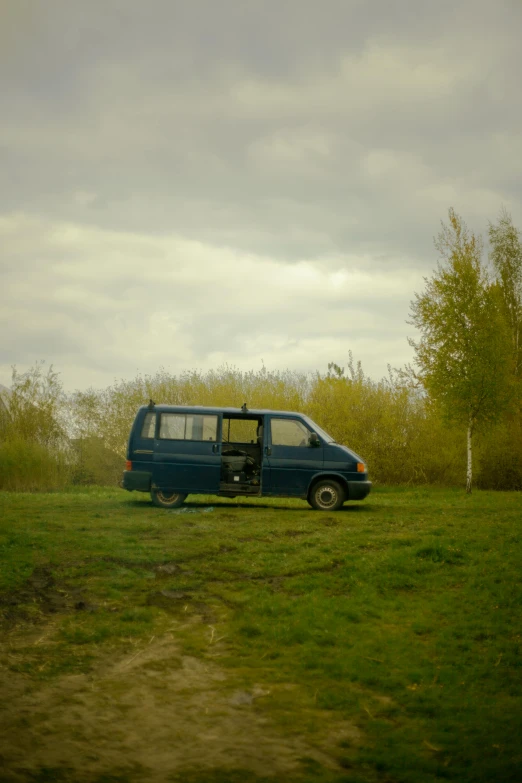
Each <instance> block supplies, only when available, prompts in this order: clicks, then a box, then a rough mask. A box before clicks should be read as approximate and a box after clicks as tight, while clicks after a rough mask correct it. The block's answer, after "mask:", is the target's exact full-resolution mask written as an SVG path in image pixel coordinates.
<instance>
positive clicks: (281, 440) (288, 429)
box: [270, 419, 310, 446]
mask: <svg viewBox="0 0 522 783" xmlns="http://www.w3.org/2000/svg"><path fill="white" fill-rule="evenodd" d="M270 426H271V428H272V446H308V438H309V437H310V432H309V431H308V429H307V428H306V427H305V425H304V424H303V423H302V422H300V421H297V419H272V420H271V422H270Z"/></svg>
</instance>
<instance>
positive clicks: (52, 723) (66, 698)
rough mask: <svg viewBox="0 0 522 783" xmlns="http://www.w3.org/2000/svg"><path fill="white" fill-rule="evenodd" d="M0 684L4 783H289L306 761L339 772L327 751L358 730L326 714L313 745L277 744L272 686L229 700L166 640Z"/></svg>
mask: <svg viewBox="0 0 522 783" xmlns="http://www.w3.org/2000/svg"><path fill="white" fill-rule="evenodd" d="M44 633H46V631H45V630H41V629H40V635H43V634H44ZM47 633H48V634H51V635H52V626H50V627H49V629H48V630H47ZM25 644H27V641H25ZM12 645H13V642H11V648H10V649H11V650H13V646H12ZM1 679H2V685H1V688H2V694H3V699H2V711H1V719H0V762H1V765H0V770H2V772H1V780H2V781H5V782H6V783H8V782H9V783H15V782H16V783H18V782H21V781H43V780H48V781H49V780H56V781H60V780H64V781H65V780H74V781H85V782H86V783H87V782H89V783H91V782H93V781H98V780H101V779H104V780H107V779H110V780H123V779H124V780H128V781H134V780H136V781H140V783H148V781H150V782H151V783H152V781H154V783H161V781H173V780H183V779H185V778H186V775H187V772H188V771H189V770H192V771H193V772H195V771H196V770H198V769H199V770H201V772H202V774H203V772H204V770H205V769H206V770H209V769H210V768H213V769H223V770H225V769H235V770H244V771H245V772H247V771H248V772H250V773H251V775H252V777H253V778H255V776H256V775H259V776H274V777H275V779H279V778H280V779H281V780H285V779H287V778H288V776H292V773H296V774H297V773H298V772H299V770H300V769H302V762H301V761H300V760H301V759H303V758H305V757H306V758H309V759H314V760H315V761H316V762H317V763H318V764H320V765H321V766H323V767H327V768H329V769H339V767H338V765H337V762H336V761H335V758H334V756H333V755H332V754H331V752H330V751H331V750H333V748H334V747H335V746H338V743H339V741H340V740H342V739H343V738H345V739H347V740H349V741H350V742H353V743H354V744H357V743H358V741H359V733H358V730H357V729H356V728H355V727H354V726H352V725H350V724H346V723H333V722H332V716H331V714H327V713H325V715H324V727H325V728H324V732H323V733H322V735H321V736H317V737H316V736H314V741H313V745H312V744H311V743H310V741H309V740H306V739H305V738H304V737H300V736H297V735H294V734H292V730H291V727H290V729H288V730H287V732H286V733H285V736H284V737H283V736H281V734H280V733H279V732H278V730H277V729H276V727H275V726H274V725H273V724H272V723H271V721H270V719H269V718H267V717H266V711H265V710H263V709H262V708H261V706H262V702H263V700H264V699H270V697H271V694H273V693H274V687H273V686H271V685H270V684H266V683H264V684H263V683H260V684H258V685H255V686H254V687H252V688H251V689H250V690H248V691H240V690H236V691H234V690H233V685H232V684H231V682H230V675H229V674H227V673H226V672H224V671H222V670H221V669H220V668H219V666H218V665H216V664H215V663H214V662H213V661H206V660H204V659H197V658H193V657H189V656H182V655H180V652H179V649H178V647H177V645H176V641H175V638H174V636H172V635H168V634H167V635H165V636H164V637H162V638H160V639H155V638H153V639H152V640H151V641H150V643H149V644H148V645H147V646H145V647H143V648H142V649H141V650H140V651H138V653H137V654H134V655H131V656H127V657H126V658H123V659H121V660H119V661H117V662H114V663H110V664H109V663H107V664H102V665H100V666H98V668H97V670H96V672H95V673H94V674H92V675H88V676H87V675H74V676H71V675H70V676H62V677H59V678H57V679H56V680H53V681H52V682H51V683H49V682H41V681H37V680H34V679H32V678H30V677H29V676H23V675H20V674H15V675H13V673H11V672H7V671H6V670H5V669H4V670H3V672H2V673H1ZM276 688H277V689H285V688H286V689H291V688H292V686H291V685H286V686H285V685H277V686H276ZM315 715H316V716H317V715H318V712H317V711H316V712H315ZM104 776H105V777H104ZM107 776H109V777H107ZM201 779H202V780H203V779H204V777H202V778H201Z"/></svg>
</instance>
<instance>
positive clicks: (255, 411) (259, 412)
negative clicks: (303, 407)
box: [140, 404, 306, 417]
mask: <svg viewBox="0 0 522 783" xmlns="http://www.w3.org/2000/svg"><path fill="white" fill-rule="evenodd" d="M143 409H146V410H149V411H152V410H155V411H158V412H159V413H175V412H176V411H179V412H180V413H188V412H189V411H197V412H198V413H233V414H234V415H237V416H248V415H253V416H263V415H265V414H267V413H270V414H274V413H275V414H277V415H278V416H305V417H306V414H304V413H299V412H298V411H274V410H271V409H270V408H248V409H247V411H246V412H244V411H243V410H242V409H241V408H220V407H216V406H208V405H160V404H157V405H154V408H153V409H152V408H150V406H149V405H141V406H140V410H143Z"/></svg>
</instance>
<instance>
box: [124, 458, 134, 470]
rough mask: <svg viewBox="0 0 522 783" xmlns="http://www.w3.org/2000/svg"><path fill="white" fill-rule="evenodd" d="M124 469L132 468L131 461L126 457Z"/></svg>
mask: <svg viewBox="0 0 522 783" xmlns="http://www.w3.org/2000/svg"><path fill="white" fill-rule="evenodd" d="M125 470H132V462H131V461H130V459H128V460H127V462H126V463H125Z"/></svg>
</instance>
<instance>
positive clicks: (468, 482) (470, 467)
mask: <svg viewBox="0 0 522 783" xmlns="http://www.w3.org/2000/svg"><path fill="white" fill-rule="evenodd" d="M472 436H473V428H472V424H471V421H470V422H469V424H468V469H467V472H466V492H467V493H468V495H470V494H471V480H472V478H473V462H472V451H471V438H472Z"/></svg>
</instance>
